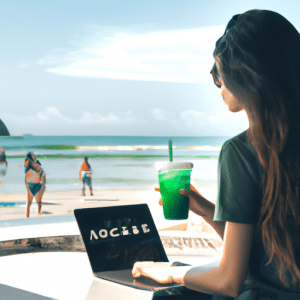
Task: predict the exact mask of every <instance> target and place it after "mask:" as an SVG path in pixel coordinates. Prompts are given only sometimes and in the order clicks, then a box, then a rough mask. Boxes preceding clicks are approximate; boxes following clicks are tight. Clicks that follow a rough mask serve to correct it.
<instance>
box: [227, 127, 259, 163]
mask: <svg viewBox="0 0 300 300" xmlns="http://www.w3.org/2000/svg"><path fill="white" fill-rule="evenodd" d="M229 150H232V151H233V150H235V152H237V154H239V155H242V156H251V157H252V156H255V157H256V158H257V152H256V150H255V148H254V146H253V145H252V143H251V142H250V141H249V139H248V137H247V130H245V131H243V132H241V133H240V134H238V135H236V136H234V137H232V138H230V139H229V140H227V141H226V142H225V143H224V144H223V146H222V149H221V151H222V152H224V151H229Z"/></svg>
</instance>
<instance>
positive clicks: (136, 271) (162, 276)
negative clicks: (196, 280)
mask: <svg viewBox="0 0 300 300" xmlns="http://www.w3.org/2000/svg"><path fill="white" fill-rule="evenodd" d="M190 268H192V266H180V267H171V263H168V262H153V261H143V262H136V263H135V264H134V265H133V269H132V276H133V277H134V278H138V277H141V276H145V277H148V278H151V279H152V280H154V281H156V282H158V283H162V284H166V283H172V282H177V283H180V284H184V283H183V277H184V275H185V274H186V272H187V271H188V270H189V269H190Z"/></svg>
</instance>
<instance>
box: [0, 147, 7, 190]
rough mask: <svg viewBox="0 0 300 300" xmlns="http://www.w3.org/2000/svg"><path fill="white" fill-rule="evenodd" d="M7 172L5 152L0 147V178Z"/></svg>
mask: <svg viewBox="0 0 300 300" xmlns="http://www.w3.org/2000/svg"><path fill="white" fill-rule="evenodd" d="M6 171H7V160H6V155H5V150H4V148H3V147H0V176H1V177H3V176H5V175H6ZM1 184H2V180H0V185H1Z"/></svg>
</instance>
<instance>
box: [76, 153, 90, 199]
mask: <svg viewBox="0 0 300 300" xmlns="http://www.w3.org/2000/svg"><path fill="white" fill-rule="evenodd" d="M80 180H82V184H83V187H82V196H85V184H87V185H88V186H89V188H90V195H91V196H93V188H92V170H91V166H90V164H89V163H88V157H85V158H84V161H83V163H82V165H81V167H80V170H79V181H80Z"/></svg>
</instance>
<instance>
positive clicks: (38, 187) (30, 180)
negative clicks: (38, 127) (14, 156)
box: [24, 152, 46, 218]
mask: <svg viewBox="0 0 300 300" xmlns="http://www.w3.org/2000/svg"><path fill="white" fill-rule="evenodd" d="M24 168H25V170H24V171H25V186H26V189H27V204H26V218H29V215H30V206H31V203H32V200H33V198H34V197H35V201H36V203H37V206H38V215H39V216H41V215H42V198H43V195H44V192H45V188H46V174H45V172H44V171H43V169H42V168H41V163H40V162H39V161H38V160H37V159H36V156H35V155H34V153H33V152H28V154H27V156H26V158H25V162H24Z"/></svg>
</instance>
